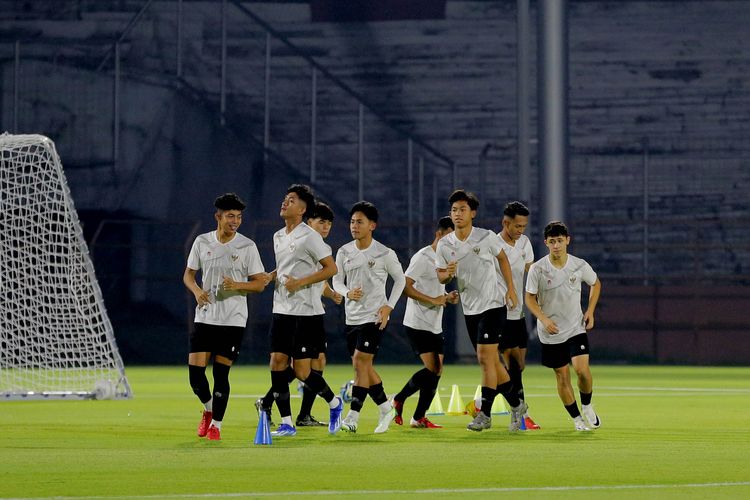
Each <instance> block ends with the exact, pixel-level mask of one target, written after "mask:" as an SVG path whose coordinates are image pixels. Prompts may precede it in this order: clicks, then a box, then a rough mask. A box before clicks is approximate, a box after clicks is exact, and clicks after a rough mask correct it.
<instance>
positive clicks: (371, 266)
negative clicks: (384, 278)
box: [367, 260, 375, 269]
mask: <svg viewBox="0 0 750 500" xmlns="http://www.w3.org/2000/svg"><path fill="white" fill-rule="evenodd" d="M367 265H368V266H370V269H372V268H373V267H374V266H375V261H374V260H368V261H367Z"/></svg>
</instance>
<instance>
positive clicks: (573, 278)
mask: <svg viewBox="0 0 750 500" xmlns="http://www.w3.org/2000/svg"><path fill="white" fill-rule="evenodd" d="M568 281H570V284H571V285H575V284H576V276H575V274H574V275H573V276H571V277H570V278H568Z"/></svg>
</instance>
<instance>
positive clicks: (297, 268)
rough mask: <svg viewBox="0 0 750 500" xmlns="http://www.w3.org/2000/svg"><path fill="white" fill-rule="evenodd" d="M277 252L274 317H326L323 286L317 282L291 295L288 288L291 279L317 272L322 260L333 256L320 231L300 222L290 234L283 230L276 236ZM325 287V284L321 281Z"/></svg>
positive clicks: (274, 244)
mask: <svg viewBox="0 0 750 500" xmlns="http://www.w3.org/2000/svg"><path fill="white" fill-rule="evenodd" d="M273 251H274V254H275V255H276V282H275V284H274V290H273V312H274V314H289V315H292V316H316V315H319V314H324V313H325V310H324V309H323V302H322V300H321V296H320V291H321V287H320V286H316V285H317V283H314V284H312V285H307V286H305V287H302V288H300V289H299V290H297V291H296V292H289V290H287V289H286V287H285V286H284V282H285V281H286V279H287V278H288V277H293V278H304V277H305V276H309V275H311V274H314V273H316V272H317V271H318V270H319V269H320V268H321V264H320V261H321V260H323V259H324V258H326V257H329V256H330V255H331V247H329V246H328V245H327V244H326V243H325V242H324V241H323V237H322V236H321V235H320V233H318V232H317V231H316V230H314V229H313V228H311V227H310V226H308V225H307V224H305V223H304V222H302V223H300V224H299V225H298V226H297V227H295V228H294V229H292V232H290V233H288V234H287V232H286V228H281V229H279V230H278V231H276V233H275V234H274V235H273ZM321 286H322V282H321Z"/></svg>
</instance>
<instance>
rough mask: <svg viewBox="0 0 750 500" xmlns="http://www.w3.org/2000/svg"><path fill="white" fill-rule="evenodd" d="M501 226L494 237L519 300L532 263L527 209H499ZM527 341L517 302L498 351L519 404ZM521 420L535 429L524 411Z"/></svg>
mask: <svg viewBox="0 0 750 500" xmlns="http://www.w3.org/2000/svg"><path fill="white" fill-rule="evenodd" d="M502 224H503V229H502V231H500V233H498V236H500V242H501V243H502V244H503V251H504V252H505V255H506V256H507V257H508V263H509V264H510V268H511V271H512V273H513V285H514V286H515V289H516V296H517V297H519V299H520V298H521V297H523V294H524V287H523V283H524V281H523V278H524V273H525V272H526V271H528V270H529V267H530V266H531V264H532V263H533V262H534V249H533V248H532V247H531V242H530V241H529V238H528V237H527V236H526V235H525V234H524V232H525V231H526V227H527V226H528V224H529V209H528V208H526V206H525V205H524V204H523V203H521V202H519V201H513V202H511V203H508V204H507V205H505V209H504V210H503V222H502ZM528 341H529V333H528V331H527V330H526V319H525V318H524V313H523V301H520V300H519V303H518V304H517V305H516V307H509V308H508V313H507V316H506V320H505V327H504V328H503V334H502V336H501V337H500V351H501V352H502V353H503V358H504V360H505V366H506V367H507V369H508V375H510V381H511V383H513V390H514V391H516V393H517V394H518V397H519V399H521V400H522V401H525V400H526V398H525V395H524V392H523V380H522V377H521V375H522V373H523V369H524V368H525V367H526V347H527V345H528ZM527 406H528V405H527ZM523 418H524V424H525V426H526V429H528V430H535V429H539V426H538V425H537V424H536V423H535V422H534V420H533V419H532V418H531V417H530V416H529V414H528V410H527V412H526V414H524V415H523Z"/></svg>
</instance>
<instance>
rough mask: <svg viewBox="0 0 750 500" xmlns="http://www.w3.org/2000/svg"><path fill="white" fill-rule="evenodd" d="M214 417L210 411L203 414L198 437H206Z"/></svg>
mask: <svg viewBox="0 0 750 500" xmlns="http://www.w3.org/2000/svg"><path fill="white" fill-rule="evenodd" d="M213 416H214V414H213V413H212V412H210V411H204V412H203V416H202V417H201V423H200V424H198V437H206V433H207V432H208V428H209V426H210V425H211V419H212V418H213Z"/></svg>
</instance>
